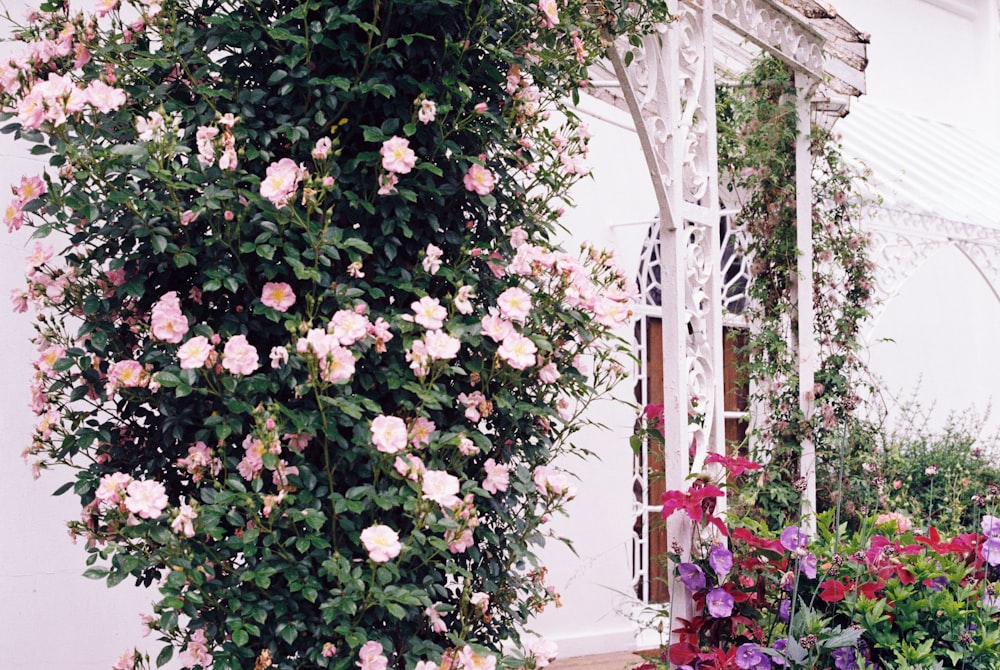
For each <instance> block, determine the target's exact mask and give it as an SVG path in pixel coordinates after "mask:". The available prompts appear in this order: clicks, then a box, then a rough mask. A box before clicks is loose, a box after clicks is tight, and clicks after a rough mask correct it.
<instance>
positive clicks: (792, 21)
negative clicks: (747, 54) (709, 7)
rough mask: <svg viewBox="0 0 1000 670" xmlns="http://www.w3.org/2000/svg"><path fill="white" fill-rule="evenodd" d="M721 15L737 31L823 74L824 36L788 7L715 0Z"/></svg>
mask: <svg viewBox="0 0 1000 670" xmlns="http://www.w3.org/2000/svg"><path fill="white" fill-rule="evenodd" d="M715 10H716V12H717V14H718V17H719V19H720V20H721V21H723V22H724V23H725V24H726V25H728V26H729V27H730V28H732V29H733V30H735V31H736V32H737V33H739V34H741V35H743V36H744V37H746V38H748V39H749V40H750V41H752V42H754V43H755V44H756V45H757V46H759V47H761V48H762V49H767V50H768V51H770V52H772V53H774V54H775V55H776V56H778V57H779V58H781V59H782V60H784V61H785V62H787V63H788V64H789V65H791V66H792V67H793V68H795V69H796V70H798V71H800V72H808V73H809V74H811V75H812V76H813V77H815V78H817V79H821V78H822V74H823V65H824V64H823V44H824V42H825V39H824V38H823V36H822V35H820V34H819V33H818V32H817V31H815V30H812V29H811V28H809V27H808V25H807V24H804V23H803V22H802V21H801V20H799V19H798V18H797V17H795V16H793V15H791V14H789V13H788V11H787V10H786V9H784V8H783V7H781V6H780V5H778V4H777V3H774V2H768V0H715Z"/></svg>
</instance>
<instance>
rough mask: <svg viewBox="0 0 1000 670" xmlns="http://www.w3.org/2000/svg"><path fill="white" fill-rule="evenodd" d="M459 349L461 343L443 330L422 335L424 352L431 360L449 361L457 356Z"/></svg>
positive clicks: (429, 331) (430, 331)
mask: <svg viewBox="0 0 1000 670" xmlns="http://www.w3.org/2000/svg"><path fill="white" fill-rule="evenodd" d="M461 348H462V341H461V340H459V339H458V338H457V337H452V336H451V335H449V334H448V333H446V332H444V331H443V330H428V331H427V333H426V334H425V335H424V350H425V351H426V352H427V356H428V357H430V358H431V359H433V360H436V361H447V360H451V359H452V358H454V357H455V356H457V355H458V351H459V349H461Z"/></svg>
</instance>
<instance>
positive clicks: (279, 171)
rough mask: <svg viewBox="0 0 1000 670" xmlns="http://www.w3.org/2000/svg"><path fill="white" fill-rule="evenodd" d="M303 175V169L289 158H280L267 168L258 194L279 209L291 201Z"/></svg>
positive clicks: (304, 170)
mask: <svg viewBox="0 0 1000 670" xmlns="http://www.w3.org/2000/svg"><path fill="white" fill-rule="evenodd" d="M305 175H306V169H305V168H304V167H302V166H300V165H299V164H297V163H296V162H295V161H293V160H292V159H291V158H282V159H281V160H280V161H278V162H277V163H271V164H270V165H268V166H267V175H266V176H265V177H264V181H262V182H261V183H260V194H261V196H263V197H264V198H267V199H268V200H270V201H271V202H272V203H273V204H274V206H275V207H277V208H278V209H281V208H282V207H285V206H286V205H287V204H288V203H289V202H290V201H291V200H292V197H293V196H294V195H295V191H296V190H297V189H298V187H299V182H300V181H301V180H302V178H303V177H304V176H305Z"/></svg>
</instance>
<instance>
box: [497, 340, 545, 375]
mask: <svg viewBox="0 0 1000 670" xmlns="http://www.w3.org/2000/svg"><path fill="white" fill-rule="evenodd" d="M536 351H538V347H536V346H535V343H534V342H532V341H531V340H529V339H528V338H527V337H525V336H524V335H521V334H520V333H510V334H509V335H508V336H507V337H505V338H503V342H501V343H500V347H499V348H498V349H497V355H498V356H499V357H500V358H502V359H503V360H504V361H505V362H506V363H507V365H509V366H510V367H512V368H514V369H515V370H524V369H526V368H530V367H531V366H532V365H534V364H535V352H536Z"/></svg>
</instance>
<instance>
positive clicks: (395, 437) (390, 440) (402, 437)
mask: <svg viewBox="0 0 1000 670" xmlns="http://www.w3.org/2000/svg"><path fill="white" fill-rule="evenodd" d="M371 433H372V444H374V445H375V448H376V449H378V450H379V451H381V452H383V453H386V454H394V453H396V452H397V451H402V450H403V449H405V448H406V441H407V434H406V422H405V421H403V420H402V419H400V418H399V417H398V416H386V415H384V414H380V415H378V416H377V417H375V418H374V419H372V425H371Z"/></svg>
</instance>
